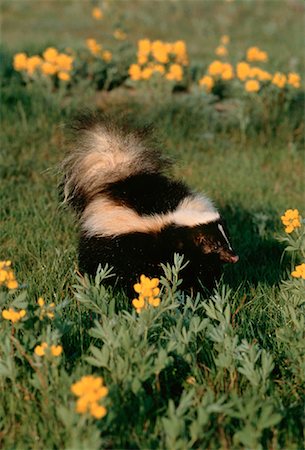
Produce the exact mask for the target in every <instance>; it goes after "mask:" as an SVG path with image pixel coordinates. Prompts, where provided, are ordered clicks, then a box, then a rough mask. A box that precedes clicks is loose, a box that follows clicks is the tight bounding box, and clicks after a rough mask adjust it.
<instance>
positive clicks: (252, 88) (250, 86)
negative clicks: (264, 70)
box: [245, 80, 260, 92]
mask: <svg viewBox="0 0 305 450" xmlns="http://www.w3.org/2000/svg"><path fill="white" fill-rule="evenodd" d="M259 88H260V84H259V82H258V81H257V80H248V81H246V83H245V90H246V91H247V92H257V91H259Z"/></svg>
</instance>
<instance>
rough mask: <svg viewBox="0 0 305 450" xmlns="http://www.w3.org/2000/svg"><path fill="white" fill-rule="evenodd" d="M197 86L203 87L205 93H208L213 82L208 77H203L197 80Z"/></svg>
mask: <svg viewBox="0 0 305 450" xmlns="http://www.w3.org/2000/svg"><path fill="white" fill-rule="evenodd" d="M199 86H203V87H204V88H205V90H206V92H210V91H211V90H212V88H213V86H214V80H213V78H212V77H210V76H209V75H205V76H204V77H202V78H201V79H200V80H199Z"/></svg>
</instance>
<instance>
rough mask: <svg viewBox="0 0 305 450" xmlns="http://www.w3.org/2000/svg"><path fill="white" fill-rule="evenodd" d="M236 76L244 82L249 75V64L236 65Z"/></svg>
mask: <svg viewBox="0 0 305 450" xmlns="http://www.w3.org/2000/svg"><path fill="white" fill-rule="evenodd" d="M236 74H237V77H238V78H239V79H240V80H242V81H244V80H245V79H246V78H247V77H248V76H249V74H250V66H249V64H248V63H246V62H244V61H242V62H240V63H238V64H237V66H236Z"/></svg>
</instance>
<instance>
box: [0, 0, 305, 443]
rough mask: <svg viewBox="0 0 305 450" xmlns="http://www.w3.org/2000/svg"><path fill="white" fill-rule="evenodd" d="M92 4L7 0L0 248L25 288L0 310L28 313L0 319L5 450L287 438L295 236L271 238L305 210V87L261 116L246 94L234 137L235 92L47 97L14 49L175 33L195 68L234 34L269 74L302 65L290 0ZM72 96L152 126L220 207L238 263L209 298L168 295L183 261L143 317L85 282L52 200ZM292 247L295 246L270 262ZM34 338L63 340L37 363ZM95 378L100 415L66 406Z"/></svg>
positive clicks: (294, 399)
mask: <svg viewBox="0 0 305 450" xmlns="http://www.w3.org/2000/svg"><path fill="white" fill-rule="evenodd" d="M90 5H91V4H90V3H87V2H76V1H71V2H59V1H58V2H33V1H27V2H6V1H3V2H2V17H3V27H2V35H3V36H2V37H3V42H4V45H3V48H2V59H3V65H2V76H1V80H2V106H1V125H2V131H3V132H2V146H1V148H2V150H1V156H0V158H1V160H0V173H1V186H0V189H1V191H0V198H1V259H11V260H12V261H13V263H14V271H15V273H16V276H17V279H18V282H19V283H20V284H21V289H20V290H18V291H17V292H16V293H14V292H9V293H7V292H6V290H5V289H4V290H3V292H2V294H1V297H0V302H1V303H0V304H1V309H2V310H3V309H4V308H8V307H9V306H10V305H11V304H12V302H14V301H15V304H14V305H15V307H16V308H17V307H20V308H23V307H26V309H27V318H28V319H27V320H25V321H22V322H18V323H16V324H15V326H14V327H12V326H11V324H10V323H9V322H8V321H5V320H2V319H1V322H0V330H1V335H2V339H1V344H0V397H1V402H0V405H1V406H0V411H1V413H0V417H1V419H0V423H1V426H0V430H2V431H0V442H1V441H2V448H6V449H11V448H20V449H21V448H32V449H39V448H60V447H65V448H73V449H74V448H83V449H88V448H90V449H94V448H175V449H180V448H181V449H185V448H258V449H259V448H274V449H277V448H289V449H300V448H302V447H303V438H304V436H303V428H304V420H303V405H304V383H305V379H304V372H305V366H304V302H303V300H302V295H303V292H304V291H303V289H304V283H303V284H302V282H303V280H298V279H297V280H293V279H292V278H291V277H290V272H291V270H292V268H293V267H294V265H295V263H302V262H303V261H304V249H302V245H304V238H303V241H302V232H303V234H304V231H302V232H298V231H297V232H296V235H294V237H293V238H292V241H290V242H287V241H283V240H282V241H280V240H278V239H277V237H278V236H285V234H284V233H283V226H282V224H281V221H280V216H281V215H282V214H283V213H284V211H285V210H286V209H288V208H298V209H299V211H300V213H303V215H304V188H305V186H304V179H303V176H302V175H303V173H304V152H303V142H304V141H303V134H304V114H303V107H304V101H303V99H304V93H303V89H300V91H299V93H298V96H296V97H295V98H294V101H291V102H290V103H289V108H290V109H288V110H286V111H284V113H283V114H282V115H280V114H279V115H278V116H276V117H275V119H274V120H273V121H272V120H271V118H272V117H271V116H270V117H271V118H270V121H267V122H265V123H264V122H263V123H262V122H261V121H259V118H260V117H259V113H258V111H260V109H259V105H258V104H255V100H253V102H254V103H253V105H254V106H253V105H252V108H253V109H252V110H251V116H250V117H251V119H252V120H251V123H250V126H248V127H247V130H246V132H244V130H243V128H242V122H241V121H242V118H243V117H241V116H240V114H239V112H240V106H241V103H240V99H238V101H237V103H236V102H234V101H231V99H230V98H227V99H224V100H219V101H216V102H210V101H209V100H208V99H207V98H206V97H204V96H202V95H199V94H198V92H197V91H196V90H194V91H191V92H188V93H185V92H182V93H175V94H168V93H167V94H166V95H162V93H161V92H160V91H159V90H158V89H156V90H149V89H141V88H139V89H135V90H132V89H126V88H124V87H120V88H118V89H113V90H112V91H109V92H98V93H97V92H95V91H93V90H91V89H88V90H85V89H82V88H81V87H80V88H78V87H77V86H76V87H75V88H73V89H74V90H72V92H71V95H66V96H64V97H58V96H56V94H55V93H48V92H43V91H41V89H40V88H39V86H35V85H34V84H33V86H32V89H31V88H29V87H26V86H24V85H23V84H22V83H21V82H20V78H19V76H18V74H16V72H14V71H13V69H12V66H11V61H12V56H13V54H14V53H16V52H19V51H22V50H25V51H27V52H29V53H31V54H33V53H35V52H39V51H41V50H43V49H44V48H46V46H48V45H56V46H62V47H63V48H65V47H66V46H73V48H80V47H81V45H82V41H83V40H84V39H86V38H87V37H95V38H99V39H101V40H102V41H103V42H105V43H107V42H109V43H110V42H111V39H110V37H109V33H110V32H111V31H112V30H113V29H114V28H115V27H119V26H120V27H123V26H124V27H125V29H126V31H127V33H128V35H129V39H130V40H131V41H132V42H133V43H135V42H136V40H137V39H139V38H142V37H149V38H151V39H157V38H161V39H164V40H167V41H174V40H176V39H185V41H186V42H187V44H188V49H189V52H190V56H191V61H192V64H193V67H194V68H195V69H196V70H199V69H200V68H204V69H205V68H206V66H207V65H208V63H209V62H210V61H211V60H212V59H213V58H214V56H213V51H214V48H215V47H216V46H217V44H218V41H219V38H220V36H221V35H222V34H229V35H230V37H231V46H230V53H231V54H232V58H233V60H234V59H236V61H238V60H239V59H240V58H241V57H242V55H243V53H244V51H245V49H246V48H247V46H250V45H258V46H259V47H262V48H264V49H265V50H267V51H268V53H269V56H270V63H269V64H270V68H271V69H272V70H286V68H287V70H296V71H298V72H300V73H301V72H302V69H303V68H304V67H303V61H302V58H301V55H302V40H301V36H302V33H301V30H302V28H301V26H302V17H303V16H304V9H303V5H302V4H301V3H300V2H298V1H295V2H291V3H283V4H281V7H280V8H279V7H278V6H277V4H276V3H274V2H265V1H262V2H258V3H255V6H254V3H253V2H252V1H249V2H238V1H235V2H193V1H188V2H184V1H181V2H143V1H130V2H126V3H114V5H113V6H111V8H112V9H111V14H110V15H109V17H111V19H109V20H106V21H104V22H103V23H102V24H101V25H99V26H96V24H95V23H94V22H93V20H92V19H91V17H90V8H91V6H90ZM59 17H60V20H59V19H58V18H59ZM165 17H166V21H165V20H164V18H165ZM135 24H136V26H135ZM94 25H95V26H94ZM24 30H26V33H24ZM24 34H25V36H24ZM283 36H285V40H284V44H281V45H280V44H279V43H280V42H283ZM291 49H293V54H291V51H292V50H291ZM195 69H194V70H195ZM84 105H85V106H86V107H88V106H89V107H90V108H92V109H96V108H97V109H101V110H103V111H106V112H110V113H114V114H120V115H121V114H127V115H128V117H129V120H130V121H131V122H133V123H135V124H140V125H141V124H144V123H153V124H154V126H155V128H156V134H157V136H159V138H160V141H161V142H162V145H163V146H164V152H165V153H167V154H169V155H170V156H172V157H173V158H174V159H175V160H176V161H177V165H176V168H175V174H176V175H177V177H180V178H183V179H184V180H185V181H186V182H187V183H188V184H189V185H191V186H192V187H193V188H194V189H197V190H201V191H203V192H205V193H206V194H207V195H208V196H210V197H211V198H213V199H214V201H215V203H216V204H217V205H218V206H219V208H220V210H221V211H222V213H223V215H224V217H225V219H226V221H227V223H228V227H229V230H230V233H231V237H232V242H233V243H234V247H235V248H236V249H237V251H238V253H239V255H240V262H239V264H238V265H235V267H226V269H225V273H224V278H223V280H222V283H221V285H220V286H219V289H218V292H217V293H216V292H215V293H214V295H213V296H211V297H209V298H203V297H202V298H200V297H197V298H192V299H190V298H189V297H187V296H186V295H185V294H183V293H181V292H179V283H178V282H177V276H176V273H175V272H177V271H178V266H179V264H180V263H181V261H179V260H177V261H176V265H175V267H176V268H174V269H172V270H170V269H169V268H167V270H166V273H165V277H164V279H163V280H161V284H162V286H163V295H162V301H161V306H160V308H156V309H149V310H147V311H144V312H143V313H142V314H140V315H139V316H138V315H137V314H136V313H135V311H132V307H131V299H128V298H126V296H125V295H124V294H123V293H113V292H111V291H109V290H107V289H105V288H104V287H103V284H101V283H102V279H103V276H105V274H103V273H101V274H100V275H99V276H98V277H97V279H96V280H92V281H91V283H89V281H88V280H87V281H86V282H85V284H84V282H83V281H82V280H80V279H78V278H77V275H76V274H75V270H76V269H77V253H76V248H77V233H78V231H77V225H76V224H75V220H74V218H73V216H72V214H71V213H70V212H69V211H66V210H64V209H63V208H62V206H61V205H60V199H59V195H58V189H57V185H58V182H59V176H58V173H57V170H56V167H57V165H58V164H59V163H60V161H61V160H62V158H63V154H64V152H65V141H64V130H63V125H64V124H65V123H67V122H69V120H70V119H71V118H72V116H73V115H74V114H75V113H76V112H77V111H79V110H81V109H82V108H83V107H84ZM303 228H304V225H303ZM303 228H302V230H303ZM298 233H299V234H298ZM298 235H299V236H300V238H299V241H297V237H298ZM288 244H289V245H290V246H294V250H293V251H292V253H291V255H292V258H290V253H289V252H286V253H285V255H286V256H285V257H284V258H282V255H283V252H284V250H285V248H287V245H288ZM303 248H304V247H303ZM171 264H173V261H171ZM283 280H286V281H283ZM25 291H26V293H27V294H26V299H22V298H19V299H18V294H19V293H20V292H21V294H22V293H23V292H25ZM40 296H42V297H43V298H44V299H45V301H46V304H50V303H51V302H53V301H54V302H55V304H56V305H57V306H56V310H55V319H54V320H53V321H51V320H49V319H48V318H47V317H45V318H44V320H42V321H41V320H39V318H38V315H39V313H40V312H41V310H40V308H39V306H38V305H37V299H38V297H40ZM16 298H17V300H16ZM41 342H48V343H49V344H51V343H54V344H61V345H62V346H63V354H62V355H61V357H59V358H58V359H56V358H53V359H52V358H51V356H49V357H48V358H49V359H48V358H41V359H39V357H36V356H34V348H35V346H36V345H38V344H39V343H41ZM91 373H93V374H95V375H96V376H102V377H103V378H104V381H105V384H106V385H107V386H108V388H109V394H108V396H107V398H106V401H105V404H106V407H107V410H108V413H107V415H106V416H105V418H103V419H101V420H100V421H98V420H95V419H93V418H92V417H90V416H89V415H88V414H87V415H81V414H78V413H76V412H75V401H76V399H75V398H74V396H73V394H72V393H71V392H70V386H71V384H72V383H74V382H75V381H77V380H79V379H80V378H81V377H82V376H83V375H86V374H91Z"/></svg>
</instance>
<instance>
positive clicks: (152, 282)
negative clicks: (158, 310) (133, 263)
mask: <svg viewBox="0 0 305 450" xmlns="http://www.w3.org/2000/svg"><path fill="white" fill-rule="evenodd" d="M158 284H159V279H158V278H151V279H150V278H148V277H146V276H145V275H141V277H140V283H136V284H135V285H134V290H135V291H136V292H137V293H138V294H139V298H138V299H137V298H134V299H133V300H132V305H133V306H134V308H136V311H137V313H140V312H141V311H142V309H143V308H145V307H146V303H147V302H148V303H149V304H150V305H152V306H154V307H157V306H159V304H160V299H159V298H156V296H157V295H159V293H160V289H159V288H158Z"/></svg>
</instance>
